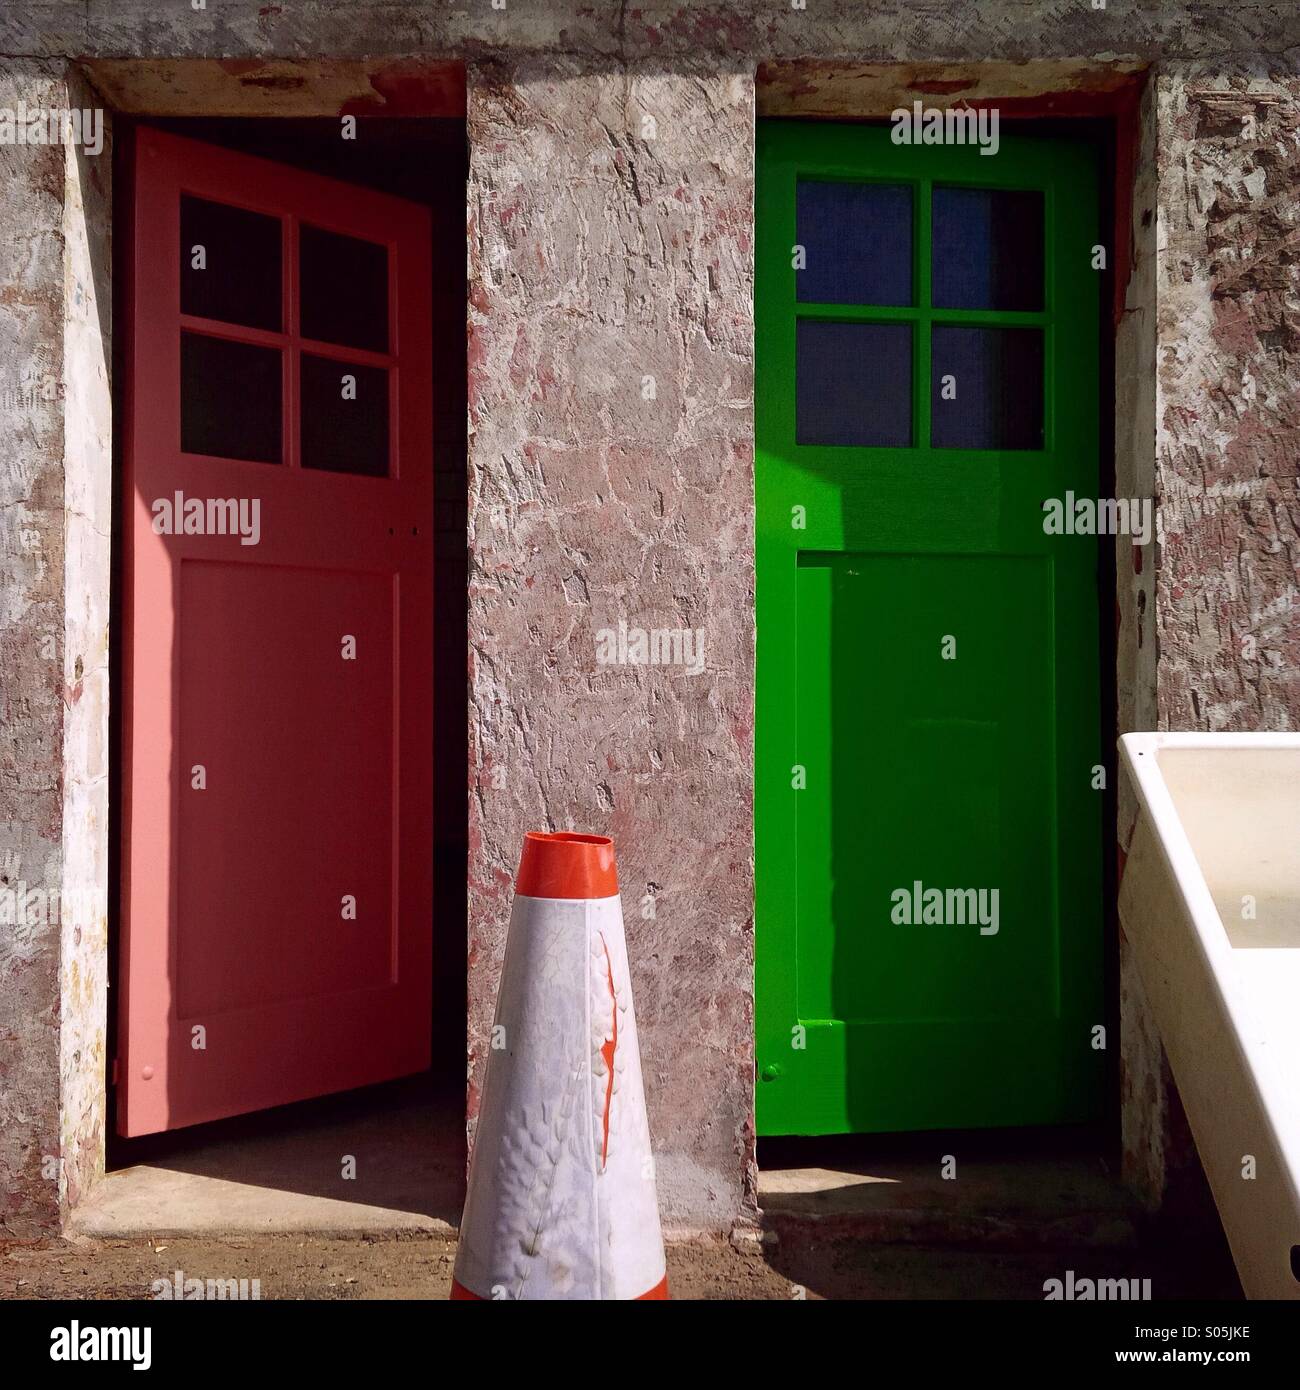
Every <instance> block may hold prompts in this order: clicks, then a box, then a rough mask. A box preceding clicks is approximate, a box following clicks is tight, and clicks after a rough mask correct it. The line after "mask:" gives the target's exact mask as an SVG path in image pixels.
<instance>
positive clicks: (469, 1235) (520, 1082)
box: [451, 832, 668, 1299]
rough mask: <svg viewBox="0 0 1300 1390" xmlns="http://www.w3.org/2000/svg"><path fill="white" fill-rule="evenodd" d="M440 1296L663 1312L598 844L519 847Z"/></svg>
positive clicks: (632, 1042)
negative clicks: (606, 1304)
mask: <svg viewBox="0 0 1300 1390" xmlns="http://www.w3.org/2000/svg"><path fill="white" fill-rule="evenodd" d="M451 1296H452V1298H477V1299H489V1298H527V1299H560V1298H563V1299H569V1298H610V1299H620V1298H621V1299H642V1298H655V1299H658V1298H667V1297H668V1278H667V1273H666V1269H665V1266H664V1242H663V1233H662V1231H661V1229H660V1225H659V1205H658V1201H657V1199H656V1196H655V1182H654V1165H653V1162H652V1159H651V1156H650V1130H649V1126H648V1124H647V1122H646V1109H645V1093H644V1091H643V1090H642V1086H641V1054H640V1052H639V1050H638V1048H637V1039H636V1018H635V1015H634V1014H633V1012H632V985H631V981H630V980H629V978H628V970H627V947H626V944H625V943H624V940H623V910H622V907H621V905H620V903H619V897H618V873H617V870H616V869H615V867H614V842H613V841H612V840H610V839H607V838H606V837H605V836H603V835H570V834H557V835H551V834H541V833H538V832H529V833H528V834H527V835H525V836H524V849H523V854H522V856H521V858H520V861H519V876H518V878H517V879H516V881H515V904H514V911H513V913H512V914H511V918H510V935H509V937H508V939H507V941H506V954H505V962H504V964H503V966H502V971H501V985H500V989H499V991H498V993H497V1012H496V1022H495V1025H494V1027H493V1029H492V1048H491V1051H490V1052H489V1054H488V1065H487V1077H486V1079H485V1082H484V1086H483V1103H482V1106H481V1108H480V1111H479V1122H478V1136H477V1139H476V1140H475V1144H474V1156H473V1159H472V1161H471V1163H470V1173H469V1190H468V1192H467V1194H466V1197H465V1212H464V1216H463V1218H462V1220H461V1226H460V1243H459V1247H458V1249H457V1252H456V1271H455V1277H454V1279H453V1281H452V1288H451Z"/></svg>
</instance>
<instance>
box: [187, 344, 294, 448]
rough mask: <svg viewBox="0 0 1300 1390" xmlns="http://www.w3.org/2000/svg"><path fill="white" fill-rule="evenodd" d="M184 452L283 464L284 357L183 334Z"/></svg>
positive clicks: (267, 349) (275, 350)
mask: <svg viewBox="0 0 1300 1390" xmlns="http://www.w3.org/2000/svg"><path fill="white" fill-rule="evenodd" d="M181 448H182V449H183V450H184V451H185V453H187V454H211V455H213V456H214V457H216V458H227V459H250V460H252V461H254V462H256V463H279V462H280V353H279V350H278V349H276V348H264V347H253V346H252V345H250V344H248V343H232V342H227V341H226V340H225V339H223V338H209V337H206V336H204V335H203V334H201V333H182V334H181Z"/></svg>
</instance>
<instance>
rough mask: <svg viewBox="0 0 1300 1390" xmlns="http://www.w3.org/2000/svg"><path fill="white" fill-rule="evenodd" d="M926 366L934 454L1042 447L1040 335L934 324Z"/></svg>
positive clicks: (1029, 331)
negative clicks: (930, 373)
mask: <svg viewBox="0 0 1300 1390" xmlns="http://www.w3.org/2000/svg"><path fill="white" fill-rule="evenodd" d="M931 366H932V370H933V380H932V390H931V409H932V413H931V425H930V438H931V441H932V442H933V444H934V445H935V447H936V448H939V449H1041V448H1042V447H1043V334H1042V330H1041V329H1038V328H966V327H956V326H946V327H945V326H940V325H938V324H936V325H935V329H934V337H933V340H932V347H931Z"/></svg>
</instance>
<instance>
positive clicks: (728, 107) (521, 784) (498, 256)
mask: <svg viewBox="0 0 1300 1390" xmlns="http://www.w3.org/2000/svg"><path fill="white" fill-rule="evenodd" d="M469 93H470V96H469V138H470V150H471V156H470V158H471V166H470V190H471V192H470V210H469V254H470V281H471V286H472V289H471V304H470V361H469V383H470V429H471V434H470V546H471V555H472V561H471V572H470V649H471V710H470V713H471V732H470V744H471V748H470V762H471V775H472V777H473V787H472V792H471V797H470V952H469V956H470V984H469V997H470V1020H469V1033H470V1049H469V1069H470V1081H471V1091H470V1094H471V1099H470V1122H471V1125H472V1123H473V1120H474V1115H475V1112H476V1109H477V1095H478V1085H479V1081H480V1079H481V1075H482V1068H483V1064H484V1061H485V1045H486V1041H487V1034H488V1028H489V1026H490V1024H491V1017H492V1007H493V998H494V995H495V981H496V978H497V972H498V970H499V965H500V957H501V952H502V948H503V944H504V932H505V926H506V921H507V918H508V914H509V900H510V895H511V891H512V882H513V878H514V871H515V868H516V865H517V863H518V857H519V849H520V844H521V836H522V834H523V832H524V831H525V830H529V829H556V830H563V829H574V828H577V829H580V830H583V831H591V832H603V833H607V834H610V835H612V836H613V837H614V839H615V841H616V843H617V847H618V855H619V878H620V882H621V886H622V893H623V902H624V908H625V911H626V912H627V914H628V922H627V930H628V950H629V956H630V959H631V962H632V979H633V988H634V991H635V997H636V1008H637V1021H638V1028H639V1030H640V1033H641V1041H642V1053H643V1057H644V1060H645V1065H646V1086H647V1090H648V1093H649V1098H650V1109H651V1114H650V1123H651V1132H652V1134H653V1136H654V1139H655V1144H656V1152H657V1154H658V1162H657V1167H658V1180H659V1192H660V1199H661V1203H662V1206H663V1210H664V1216H665V1220H666V1221H667V1222H668V1223H669V1224H670V1225H676V1226H684V1227H711V1228H719V1227H722V1228H725V1227H726V1226H728V1225H730V1224H731V1222H732V1221H733V1220H734V1219H735V1218H737V1217H738V1216H740V1215H741V1213H742V1211H743V1210H744V1208H745V1206H746V1204H747V1202H749V1201H751V1200H752V1192H751V1191H750V1188H751V1184H752V1147H753V1137H752V1134H751V1132H750V1128H749V1125H750V1108H751V1100H752V1090H753V1061H752V1049H753V1042H752V1039H753V1018H752V1009H753V999H752V996H753V983H752V982H753V964H752V960H753V944H752V930H753V869H752V858H753V825H752V804H753V793H752V784H753V771H752V759H753V753H752V737H753V719H754V714H753V703H754V696H753V646H754V619H753V400H752V360H753V342H752V339H753V328H752V281H753V239H752V221H753V80H752V77H751V75H750V74H749V73H731V72H721V73H720V72H718V71H716V70H713V71H700V72H690V71H678V72H673V73H650V72H638V71H635V70H633V71H628V72H626V73H613V74H611V73H605V72H590V71H584V70H583V69H582V68H580V67H577V66H569V65H564V64H561V65H557V64H553V63H551V64H545V65H535V66H534V65H529V64H526V63H525V64H518V65H497V64H494V65H491V66H489V67H482V68H476V69H474V70H472V71H471V78H470V83H469ZM620 622H623V623H626V624H627V625H628V627H629V628H641V629H645V630H653V629H682V630H690V631H691V632H692V633H698V634H700V635H701V636H702V639H703V642H704V664H703V670H702V671H700V672H699V673H698V674H692V673H691V672H690V671H689V669H684V668H683V667H682V666H658V667H654V666H645V665H641V666H638V665H626V664H618V663H617V662H615V663H612V664H600V663H599V662H598V660H597V655H598V646H597V637H598V633H599V632H600V631H601V630H602V629H610V630H615V631H616V630H617V629H618V626H619V624H620Z"/></svg>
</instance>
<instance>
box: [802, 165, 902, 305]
mask: <svg viewBox="0 0 1300 1390" xmlns="http://www.w3.org/2000/svg"><path fill="white" fill-rule="evenodd" d="M796 207H797V219H796V220H797V226H798V237H799V245H800V246H802V247H803V250H804V256H805V261H806V263H805V265H804V268H803V269H802V270H801V271H799V273H798V277H797V285H798V289H797V294H798V298H799V300H800V302H801V303H804V304H884V305H904V304H911V303H912V190H911V188H910V187H909V186H908V185H907V184H887V183H822V182H818V181H815V180H811V179H807V180H801V181H800V182H799V185H798V188H797V192H796Z"/></svg>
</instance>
